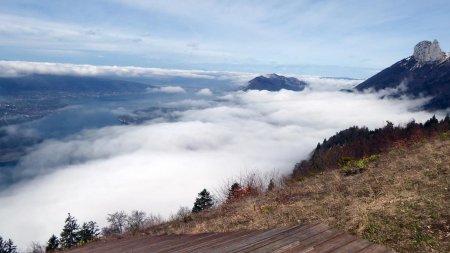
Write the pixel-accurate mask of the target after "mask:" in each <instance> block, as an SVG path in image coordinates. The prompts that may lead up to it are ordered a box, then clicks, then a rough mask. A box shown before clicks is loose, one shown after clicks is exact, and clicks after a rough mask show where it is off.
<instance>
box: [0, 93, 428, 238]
mask: <svg viewBox="0 0 450 253" xmlns="http://www.w3.org/2000/svg"><path fill="white" fill-rule="evenodd" d="M421 102H423V101H421V100H414V101H410V100H390V99H383V100H380V99H378V98H377V96H376V95H373V94H348V93H339V92H314V91H305V92H291V91H280V92H275V93H274V92H266V91H249V92H236V93H231V94H228V96H227V100H226V101H224V102H220V103H218V104H216V105H214V106H212V107H207V108H203V109H192V110H187V111H183V112H179V113H178V114H179V115H178V116H179V119H178V120H177V121H176V122H160V121H159V122H148V123H147V124H145V125H139V126H115V127H106V128H102V129H98V130H91V131H87V132H84V133H82V134H80V135H78V136H75V137H72V138H69V139H67V140H64V141H46V142H44V143H42V144H41V145H40V146H39V147H38V148H37V149H36V150H34V151H33V152H31V153H30V154H29V155H28V156H27V157H26V158H25V159H24V160H23V162H22V166H24V167H27V168H29V170H28V171H27V173H31V174H33V173H35V174H40V173H44V174H43V175H42V176H39V177H37V178H35V179H33V180H31V181H27V182H23V183H21V184H19V185H16V186H14V187H13V188H11V189H9V190H7V191H4V192H1V193H0V203H2V204H1V205H0V217H8V218H7V219H1V220H0V234H1V235H2V236H5V237H8V238H12V239H14V240H15V241H16V242H17V243H19V244H20V245H26V244H28V243H29V242H30V241H32V240H33V241H41V242H44V241H45V240H47V239H48V237H49V236H50V235H51V234H53V233H56V234H57V233H59V232H60V229H61V227H62V225H63V221H64V219H65V217H66V215H67V212H71V214H73V215H75V217H76V218H78V220H79V221H80V222H81V221H87V220H91V219H93V220H96V221H98V222H99V223H100V224H101V225H105V216H106V214H107V213H111V212H114V211H116V210H122V209H123V210H126V211H129V210H132V209H142V210H145V211H149V212H153V213H161V214H163V215H168V214H169V213H170V212H175V211H176V210H177V209H178V207H179V206H180V205H184V206H191V205H192V203H193V200H194V198H195V196H196V194H197V193H198V192H199V191H200V190H201V189H203V188H205V187H206V188H208V189H210V190H213V189H214V188H217V187H218V186H220V184H221V183H222V182H223V180H224V179H226V178H230V177H233V176H235V175H238V174H239V173H240V172H241V171H244V170H252V169H257V170H259V171H262V172H267V171H272V170H273V169H279V170H280V171H281V172H284V173H289V172H290V171H291V169H292V167H293V165H294V164H295V163H296V162H298V161H299V160H301V159H303V158H306V157H307V155H308V154H309V152H310V151H311V150H312V148H314V147H315V145H316V144H317V142H319V141H321V140H323V139H324V138H327V137H329V136H331V135H332V134H334V133H335V132H337V131H339V130H341V129H344V128H347V127H349V126H352V125H360V126H362V125H366V126H368V127H370V128H374V127H380V126H382V125H383V124H384V123H385V121H386V120H390V121H392V122H394V123H405V122H407V121H409V120H411V119H416V120H417V121H423V120H424V119H427V118H429V117H430V116H431V115H430V114H429V113H426V112H409V111H408V109H409V108H414V107H416V106H417V105H419V104H420V103H421ZM69 163H71V165H70V164H69ZM30 210H32V212H30Z"/></svg>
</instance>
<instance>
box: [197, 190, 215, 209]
mask: <svg viewBox="0 0 450 253" xmlns="http://www.w3.org/2000/svg"><path fill="white" fill-rule="evenodd" d="M213 205H214V202H213V199H212V196H211V194H210V193H209V192H208V191H207V190H206V189H203V190H202V191H201V192H200V193H199V194H198V197H197V198H196V199H195V202H194V207H193V208H192V212H193V213H198V212H200V211H203V210H205V209H208V208H211V207H212V206H213Z"/></svg>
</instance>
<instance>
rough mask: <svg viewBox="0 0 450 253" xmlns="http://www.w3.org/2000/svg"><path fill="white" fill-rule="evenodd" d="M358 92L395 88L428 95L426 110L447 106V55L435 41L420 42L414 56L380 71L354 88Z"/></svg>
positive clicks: (449, 78)
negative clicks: (429, 98) (429, 99)
mask: <svg viewBox="0 0 450 253" xmlns="http://www.w3.org/2000/svg"><path fill="white" fill-rule="evenodd" d="M355 88H356V89H357V90H359V91H363V90H366V89H373V90H375V91H378V90H381V89H386V88H392V89H395V88H398V90H397V91H396V93H395V95H404V94H406V95H410V96H413V97H418V96H431V97H432V99H431V101H429V102H428V103H427V104H426V105H425V109H429V110H436V109H446V108H450V57H449V55H448V54H446V53H444V52H442V51H441V50H440V48H439V44H438V42H437V41H434V42H429V41H422V42H420V43H419V44H417V45H416V46H415V48H414V55H413V56H410V57H408V58H405V59H403V60H401V61H399V62H397V63H395V64H394V65H392V66H390V67H388V68H386V69H384V70H382V71H381V72H379V73H378V74H376V75H374V76H373V77H371V78H369V79H367V80H366V81H364V82H362V83H361V84H359V85H358V86H356V87H355Z"/></svg>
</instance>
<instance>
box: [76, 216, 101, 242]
mask: <svg viewBox="0 0 450 253" xmlns="http://www.w3.org/2000/svg"><path fill="white" fill-rule="evenodd" d="M78 235H79V240H80V243H81V244H85V243H88V242H90V241H93V240H95V239H97V238H98V237H99V235H100V230H99V229H98V226H97V223H96V222H95V221H89V222H84V223H83V226H81V230H80V231H79V232H78Z"/></svg>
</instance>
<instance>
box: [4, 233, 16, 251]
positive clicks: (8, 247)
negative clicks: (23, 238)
mask: <svg viewBox="0 0 450 253" xmlns="http://www.w3.org/2000/svg"><path fill="white" fill-rule="evenodd" d="M0 253H17V246H16V245H14V243H13V241H12V240H11V239H8V240H7V241H4V240H3V238H2V237H1V236H0Z"/></svg>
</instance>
